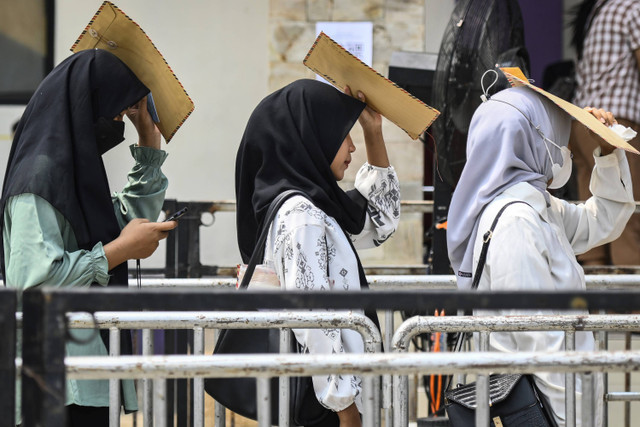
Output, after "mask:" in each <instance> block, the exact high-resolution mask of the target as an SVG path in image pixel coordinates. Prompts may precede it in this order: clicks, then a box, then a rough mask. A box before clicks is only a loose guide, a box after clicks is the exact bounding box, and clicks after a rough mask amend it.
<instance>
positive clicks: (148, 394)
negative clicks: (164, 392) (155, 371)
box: [142, 329, 154, 427]
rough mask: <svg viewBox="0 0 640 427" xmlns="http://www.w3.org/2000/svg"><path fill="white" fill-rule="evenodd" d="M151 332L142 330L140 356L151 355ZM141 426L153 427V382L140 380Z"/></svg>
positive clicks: (144, 379) (147, 379)
mask: <svg viewBox="0 0 640 427" xmlns="http://www.w3.org/2000/svg"><path fill="white" fill-rule="evenodd" d="M153 352H154V349H153V330H151V329H143V330H142V354H143V355H144V356H151V355H153ZM142 426H143V427H153V381H152V380H151V379H149V378H143V379H142Z"/></svg>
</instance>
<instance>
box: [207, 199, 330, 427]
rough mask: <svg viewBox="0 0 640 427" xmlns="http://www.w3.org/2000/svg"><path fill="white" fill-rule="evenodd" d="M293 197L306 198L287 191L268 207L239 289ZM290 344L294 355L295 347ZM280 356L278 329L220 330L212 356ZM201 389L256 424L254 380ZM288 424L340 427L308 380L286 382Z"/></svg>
mask: <svg viewBox="0 0 640 427" xmlns="http://www.w3.org/2000/svg"><path fill="white" fill-rule="evenodd" d="M295 195H300V196H304V197H307V196H306V195H305V194H304V193H302V192H300V191H296V190H289V191H285V192H284V193H281V194H280V195H279V196H278V197H276V198H275V199H274V200H273V201H272V202H271V205H270V206H269V210H268V211H267V215H266V217H265V221H264V225H263V226H262V231H261V233H260V237H259V238H258V242H257V243H256V248H255V249H254V251H253V255H252V256H251V259H250V260H249V263H248V265H247V269H246V271H245V273H244V277H243V278H242V282H241V283H240V286H239V289H247V287H248V286H249V282H250V280H251V276H252V275H253V272H254V270H255V267H256V265H257V264H258V263H259V262H262V259H263V258H264V247H265V243H266V240H267V235H268V234H269V226H270V225H271V223H272V222H273V219H274V218H275V216H276V214H277V213H278V210H279V209H280V207H281V206H282V204H283V203H284V202H285V201H286V200H287V199H288V198H289V197H292V196H295ZM293 341H294V346H295V348H294V349H292V350H294V351H298V350H299V348H298V347H299V344H298V343H297V342H295V340H293ZM279 352H280V330H279V329H223V330H221V331H220V335H219V337H218V341H217V343H216V346H215V349H214V350H213V354H267V353H279ZM278 381H279V379H278V378H272V379H271V381H270V387H271V425H278V424H279V420H278V412H279V411H278V400H279V399H278V398H279V387H278ZM204 389H205V391H206V392H207V394H209V395H210V396H211V397H213V398H214V399H215V400H216V401H218V402H220V403H221V404H222V405H223V406H225V407H226V408H229V409H230V410H231V411H233V412H235V413H237V414H240V415H242V416H243V417H247V418H251V419H253V420H257V417H258V411H257V406H256V397H257V392H256V379H255V378H207V379H206V380H205V383H204ZM290 390H291V393H290V410H289V414H290V416H291V419H290V424H291V425H296V426H312V425H314V424H318V423H322V425H323V426H328V427H331V426H335V427H338V426H339V425H340V423H339V419H338V416H337V414H336V413H335V412H333V411H331V410H329V409H327V408H325V407H324V406H322V405H321V404H320V402H318V399H317V398H316V395H315V392H314V389H313V384H312V382H311V377H291V379H290Z"/></svg>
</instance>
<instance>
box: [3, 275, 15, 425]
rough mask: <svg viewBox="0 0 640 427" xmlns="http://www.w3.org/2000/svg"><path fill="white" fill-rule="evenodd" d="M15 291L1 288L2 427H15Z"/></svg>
mask: <svg viewBox="0 0 640 427" xmlns="http://www.w3.org/2000/svg"><path fill="white" fill-rule="evenodd" d="M16 295H17V294H16V291H15V290H14V289H7V288H3V287H0V337H2V340H3V343H2V345H0V414H2V416H1V417H0V427H15V425H16V423H15V412H16V410H15V404H16V396H15V381H16V317H15V315H14V313H15V312H16V304H17V297H16Z"/></svg>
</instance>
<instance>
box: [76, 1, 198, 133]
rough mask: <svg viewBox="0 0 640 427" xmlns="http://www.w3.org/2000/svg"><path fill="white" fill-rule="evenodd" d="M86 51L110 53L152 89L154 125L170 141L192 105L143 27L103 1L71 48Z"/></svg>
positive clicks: (189, 112)
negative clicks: (155, 112) (156, 121)
mask: <svg viewBox="0 0 640 427" xmlns="http://www.w3.org/2000/svg"><path fill="white" fill-rule="evenodd" d="M85 49H104V50H107V51H109V52H111V53H113V54H114V55H116V56H117V57H118V58H120V60H121V61H122V62H124V63H125V64H127V66H128V67H129V68H130V69H131V71H133V72H134V73H135V75H136V76H137V77H138V79H140V81H141V82H142V83H144V85H145V86H147V87H148V88H149V89H150V90H151V94H152V96H153V99H154V101H155V106H156V110H157V113H158V118H159V120H160V122H159V123H156V125H157V126H158V129H160V132H161V133H162V136H163V137H164V139H165V141H167V142H169V141H170V140H171V138H173V136H174V135H175V133H176V132H177V131H178V129H179V128H180V126H182V124H183V123H184V121H185V120H187V117H189V115H190V114H191V112H192V111H193V109H194V105H193V101H191V98H189V95H188V94H187V92H186V91H185V90H184V88H183V87H182V84H181V83H180V81H179V80H178V78H177V77H176V75H175V74H174V73H173V71H172V70H171V68H170V67H169V65H168V64H167V62H166V61H165V59H164V57H163V56H162V55H161V54H160V52H159V51H158V49H156V47H155V45H154V44H153V42H152V41H151V39H150V38H149V37H148V36H147V34H146V33H145V32H144V31H143V30H142V28H140V26H139V25H138V24H136V23H135V22H134V21H133V20H132V19H131V18H129V17H128V16H127V15H126V14H125V13H124V12H123V11H122V10H120V9H119V8H118V7H117V6H115V5H114V4H113V3H111V2H109V1H105V2H104V3H102V5H101V6H100V8H99V9H98V11H97V12H96V14H95V16H94V17H93V18H92V19H91V21H89V24H88V25H87V27H86V28H85V29H84V31H82V33H81V34H80V36H79V37H78V40H76V42H75V43H74V45H73V46H72V47H71V50H72V51H73V52H79V51H81V50H85Z"/></svg>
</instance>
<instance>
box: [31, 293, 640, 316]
mask: <svg viewBox="0 0 640 427" xmlns="http://www.w3.org/2000/svg"><path fill="white" fill-rule="evenodd" d="M36 293H41V295H40V296H38V297H37V298H38V299H41V300H42V301H43V304H44V306H45V307H48V308H46V309H47V310H53V311H51V315H54V313H55V312H59V311H63V312H69V311H98V310H101V311H116V310H117V311H129V310H134V311H144V310H150V311H182V310H191V311H220V310H223V311H229V310H253V309H257V308H260V309H294V310H297V309H311V308H322V309H337V310H352V309H375V310H385V309H394V310H413V309H418V310H429V311H430V310H434V309H436V308H438V309H442V308H444V309H445V310H446V311H450V312H454V311H456V310H471V309H487V310H495V309H507V308H508V309H527V310H535V309H563V310H568V309H569V310H570V309H578V310H587V309H616V310H618V311H625V310H636V309H637V308H638V303H637V301H639V300H640V291H638V290H634V291H611V290H610V291H586V292H567V291H553V292H532V291H525V292H485V291H482V292H478V291H448V290H405V289H400V290H396V291H388V290H385V291H371V290H363V291H360V292H343V293H341V295H340V298H336V296H335V293H333V292H323V291H298V292H291V291H272V292H270V291H262V292H259V291H243V292H237V291H234V290H222V289H207V290H206V291H204V290H200V289H162V290H160V289H127V288H123V289H119V287H118V286H111V287H107V288H89V289H62V288H54V287H44V288H37V289H34V288H31V289H28V290H26V291H25V292H24V296H25V300H26V298H27V297H28V296H29V295H31V294H33V295H36ZM54 307H55V308H54Z"/></svg>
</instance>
